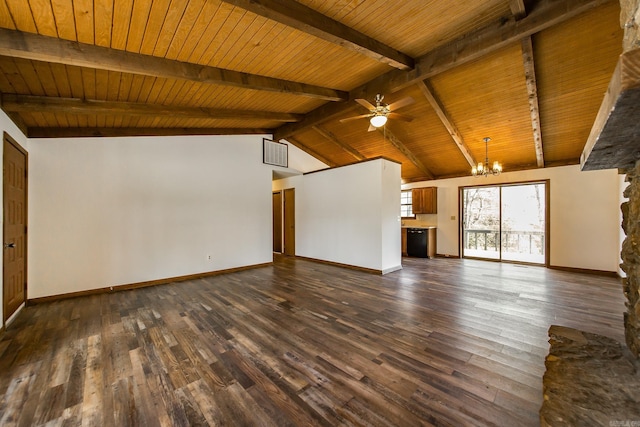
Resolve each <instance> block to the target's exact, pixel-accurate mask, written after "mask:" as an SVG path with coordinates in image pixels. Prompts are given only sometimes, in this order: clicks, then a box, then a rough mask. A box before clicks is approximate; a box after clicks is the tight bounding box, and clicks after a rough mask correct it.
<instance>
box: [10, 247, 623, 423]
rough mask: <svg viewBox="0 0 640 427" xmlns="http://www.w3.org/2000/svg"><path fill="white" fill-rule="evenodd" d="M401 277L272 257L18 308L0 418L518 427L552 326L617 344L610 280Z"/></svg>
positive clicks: (422, 268)
mask: <svg viewBox="0 0 640 427" xmlns="http://www.w3.org/2000/svg"><path fill="white" fill-rule="evenodd" d="M403 265H404V268H403V270H400V271H397V272H394V273H391V274H388V275H385V276H378V275H372V274H368V273H366V272H360V271H355V270H348V269H342V268H340V267H336V266H332V265H327V264H321V263H314V262H310V261H306V260H299V259H295V258H289V257H276V260H275V262H274V264H273V265H269V266H265V267H263V268H256V269H252V270H245V271H239V272H234V273H231V274H225V275H219V276H215V277H208V278H203V279H194V280H188V281H184V282H180V283H174V284H165V285H158V286H155V287H146V288H139V289H133V290H128V291H126V292H111V293H105V294H101V295H90V296H80V297H77V298H73V299H66V300H57V301H50V302H43V303H40V304H37V305H29V306H27V307H26V308H25V310H24V311H23V312H21V314H20V316H18V318H17V319H16V320H15V322H14V323H12V325H11V326H10V327H9V328H8V329H7V330H6V331H5V332H4V334H3V335H1V336H0V423H1V424H3V425H4V424H8V425H10V424H21V425H31V424H34V425H35V424H49V425H69V426H71V425H79V424H86V425H97V424H96V423H100V424H103V425H148V426H160V425H207V424H209V425H223V424H233V425H267V426H276V425H277V426H293V425H314V426H315V425H320V426H322V425H326V426H334V425H344V426H351V425H353V426H365V425H366V426H370V425H437V426H443V425H450V426H495V425H501V426H502V425H509V426H534V425H538V409H539V407H540V404H541V402H542V383H541V377H542V374H543V372H544V358H545V356H546V353H547V350H548V348H547V344H546V341H547V339H548V336H547V329H548V327H549V326H550V325H551V324H555V323H560V324H566V323H569V324H570V323H572V322H573V323H577V324H579V325H580V327H581V328H582V329H583V330H587V331H590V330H594V329H595V330H598V331H599V332H600V333H605V334H607V335H609V336H612V337H614V338H615V339H618V340H620V341H623V339H624V330H623V324H622V313H623V311H624V296H623V295H622V292H621V291H620V289H619V282H618V280H617V279H615V278H610V277H600V276H593V275H584V274H580V273H574V272H565V271H558V270H549V269H545V268H543V267H535V266H515V265H509V264H498V263H493V262H482V261H475V260H464V259H445V258H438V259H412V258H405V259H404V260H403ZM486 277H491V281H486V280H485V279H486Z"/></svg>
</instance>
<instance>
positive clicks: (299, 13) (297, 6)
mask: <svg viewBox="0 0 640 427" xmlns="http://www.w3.org/2000/svg"><path fill="white" fill-rule="evenodd" d="M222 1H224V2H225V3H229V4H232V5H234V6H238V7H240V8H242V9H245V10H248V11H251V12H253V13H255V14H257V15H260V16H263V17H265V18H268V19H271V20H273V21H277V22H280V23H281V24H284V25H287V26H289V27H292V28H295V29H296V30H299V31H302V32H305V33H307V34H311V35H313V36H315V37H318V38H320V39H322V40H325V41H328V42H330V43H334V44H337V45H339V46H342V47H345V48H347V49H351V50H354V51H356V52H358V53H360V54H362V55H365V56H367V57H369V58H373V59H375V60H376V61H380V62H383V63H385V64H388V65H390V66H392V67H394V68H398V69H400V70H410V69H412V68H413V65H414V61H413V58H411V57H410V56H409V55H406V54H404V53H402V52H400V51H398V50H396V49H394V48H392V47H390V46H387V45H385V44H383V43H381V42H379V41H377V40H374V39H372V38H371V37H369V36H367V35H365V34H362V33H360V32H358V31H356V30H354V29H353V28H350V27H348V26H346V25H344V24H342V23H340V22H338V21H336V20H333V19H331V18H329V17H327V16H325V15H323V14H321V13H319V12H317V11H315V10H314V9H311V8H310V7H307V6H305V5H303V4H301V3H298V2H297V1H293V0H222Z"/></svg>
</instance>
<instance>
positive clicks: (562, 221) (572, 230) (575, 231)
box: [403, 165, 620, 272]
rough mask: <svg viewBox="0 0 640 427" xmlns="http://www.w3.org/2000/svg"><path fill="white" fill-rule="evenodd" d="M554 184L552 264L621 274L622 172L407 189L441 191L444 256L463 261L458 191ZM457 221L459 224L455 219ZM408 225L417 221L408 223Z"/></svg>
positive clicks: (506, 177) (575, 169) (576, 171)
mask: <svg viewBox="0 0 640 427" xmlns="http://www.w3.org/2000/svg"><path fill="white" fill-rule="evenodd" d="M544 179H549V180H550V190H551V194H550V201H549V207H550V246H551V247H550V264H551V265H552V266H557V267H571V268H583V269H592V270H602V271H611V272H617V271H618V262H619V261H618V260H619V252H620V241H619V240H620V231H619V228H620V220H619V218H620V214H619V211H620V207H619V205H620V203H619V201H620V194H619V193H620V184H619V177H618V174H617V170H604V171H591V172H581V171H580V168H579V166H577V165H576V166H564V167H556V168H545V169H535V170H529V171H522V172H506V173H502V174H501V175H499V176H497V177H494V176H491V177H487V178H484V177H479V178H474V177H463V178H453V179H443V180H437V181H427V182H419V183H411V184H407V185H403V189H408V188H415V187H426V186H436V187H438V214H437V215H433V216H429V217H427V218H420V219H421V220H422V221H423V222H431V223H432V222H436V224H432V225H437V227H438V248H437V252H438V254H442V255H451V256H458V255H459V251H458V191H459V190H458V188H459V187H461V186H472V185H484V184H500V183H510V182H526V181H535V180H544ZM452 217H453V218H454V219H452ZM405 223H406V224H407V225H409V224H411V223H412V221H405Z"/></svg>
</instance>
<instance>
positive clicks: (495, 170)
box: [471, 137, 502, 176]
mask: <svg viewBox="0 0 640 427" xmlns="http://www.w3.org/2000/svg"><path fill="white" fill-rule="evenodd" d="M489 141H491V138H489V137H486V138H484V152H485V158H484V163H482V162H478V165H477V166H474V167H473V168H471V175H473V176H489V174H491V175H500V172H502V165H501V164H500V163H499V162H497V161H495V162H493V167H492V168H491V169H489Z"/></svg>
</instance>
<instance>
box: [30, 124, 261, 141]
mask: <svg viewBox="0 0 640 427" xmlns="http://www.w3.org/2000/svg"><path fill="white" fill-rule="evenodd" d="M271 132H272V129H266V128H265V129H257V128H148V127H147V128H40V127H31V128H29V129H28V133H27V136H28V137H29V138H98V137H105V138H107V137H110V138H117V137H125V136H185V135H271Z"/></svg>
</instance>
